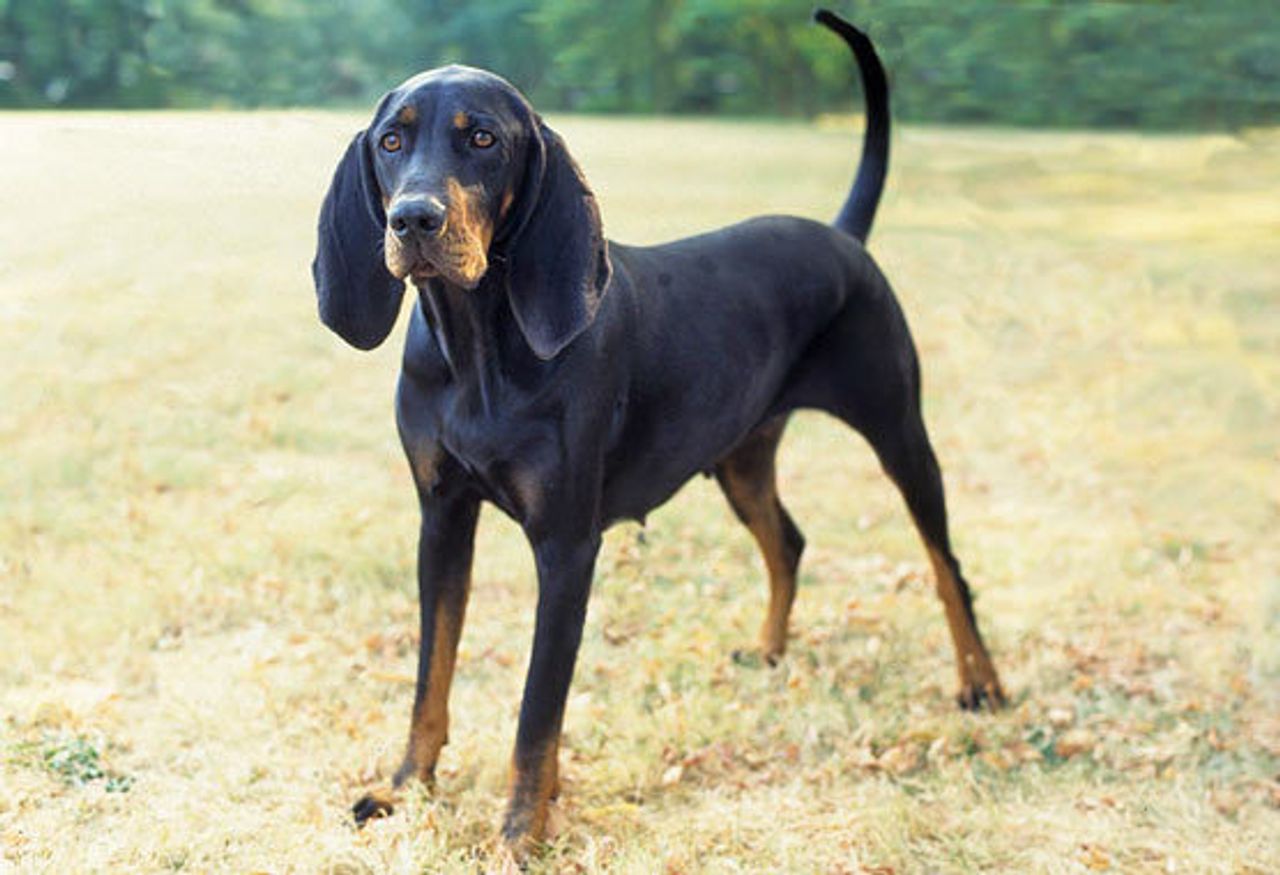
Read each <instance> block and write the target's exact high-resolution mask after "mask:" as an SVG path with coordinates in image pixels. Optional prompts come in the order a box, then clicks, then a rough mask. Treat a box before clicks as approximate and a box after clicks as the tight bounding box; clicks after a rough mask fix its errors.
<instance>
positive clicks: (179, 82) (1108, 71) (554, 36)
mask: <svg viewBox="0 0 1280 875" xmlns="http://www.w3.org/2000/svg"><path fill="white" fill-rule="evenodd" d="M829 5H830V6H832V8H835V9H837V10H838V11H840V12H842V13H844V14H846V15H847V16H849V17H850V18H851V19H852V20H854V21H855V22H857V23H859V24H860V25H862V26H863V27H865V28H867V29H868V30H869V31H870V32H871V34H872V36H873V37H874V38H875V40H876V42H877V44H878V45H879V46H880V47H881V50H882V52H883V54H884V56H885V60H886V62H887V64H888V66H889V68H890V72H891V76H892V79H893V85H894V99H895V114H896V115H897V117H898V118H901V119H906V120H915V121H933V122H965V123H974V122H977V123H982V122H991V123H1001V124H1024V125H1054V126H1065V125H1077V126H1123V127H1139V128H1233V127H1239V126H1244V125H1257V124H1268V123H1275V122H1277V121H1280V3H1277V2H1275V0H1218V2H1205V0H1197V2H1189V0H1133V2H1090V0H1073V2H1067V0H1059V2H1051V0H1026V2H1018V3H1014V2H993V0H945V2H944V0H916V2H909V3H903V2H894V0H860V2H847V0H846V2H838V0H837V2H831V3H830V4H829ZM810 10H811V5H810V3H809V2H804V0H608V2H602V0H309V2H308V0H0V106H5V107H31V108H37V107H46V108H47V107H202V106H248V107H252V106H291V105H307V106H311V105H344V104H348V105H354V104H363V103H365V102H366V101H368V100H369V99H370V98H371V97H373V96H375V95H377V94H380V93H381V92H383V91H384V90H386V89H387V87H388V86H390V85H392V84H394V83H396V82H399V81H400V80H402V79H404V78H405V77H407V76H408V75H410V74H412V73H413V72H416V71H417V70H420V69H422V68H425V67H431V66H434V65H437V64H440V63H445V62H450V61H459V62H464V63H469V64H473V65H476V66H482V67H486V68H489V69H492V70H495V71H497V72H499V73H501V74H503V75H505V76H506V77H508V78H509V79H511V80H512V81H513V82H514V83H515V84H516V85H517V86H519V87H520V88H521V89H523V90H524V91H525V92H526V93H528V94H529V95H530V96H531V97H532V98H533V99H534V101H535V102H536V103H537V104H538V106H539V107H541V108H544V109H560V110H578V111H591V112H657V113H699V114H702V113H725V114H737V115H774V116H807V115H812V114H814V113H818V112H822V111H824V110H845V109H847V108H848V107H849V106H850V102H851V100H852V96H851V94H852V77H853V67H852V65H851V64H850V62H849V59H848V57H847V56H846V54H845V53H844V50H843V48H842V47H841V46H839V44H838V43H837V42H836V41H835V40H834V39H833V38H832V37H831V36H830V35H829V34H827V33H825V32H824V31H822V30H821V29H819V28H817V27H816V26H814V25H812V24H811V23H810V22H809V12H810Z"/></svg>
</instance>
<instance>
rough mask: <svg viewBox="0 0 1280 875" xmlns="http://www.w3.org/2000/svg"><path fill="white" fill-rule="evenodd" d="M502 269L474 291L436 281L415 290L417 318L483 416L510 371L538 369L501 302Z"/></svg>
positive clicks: (491, 272) (488, 275)
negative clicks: (419, 311) (421, 318)
mask: <svg viewBox="0 0 1280 875" xmlns="http://www.w3.org/2000/svg"><path fill="white" fill-rule="evenodd" d="M504 268H505V265H504V264H501V263H494V264H493V265H492V266H491V267H490V270H489V271H488V273H486V274H485V276H484V278H483V279H482V280H481V281H480V284H479V285H478V286H476V287H475V288H474V289H464V288H462V287H461V286H457V285H454V284H452V283H449V282H448V281H446V280H444V279H443V278H441V277H434V278H432V279H430V280H427V281H426V282H424V283H422V284H420V285H417V289H418V298H419V300H420V301H421V303H422V309H423V314H424V315H425V316H426V317H427V324H428V325H429V326H430V327H431V333H432V334H433V335H434V336H435V339H436V343H437V344H438V345H439V347H440V351H441V353H442V354H443V356H444V359H445V362H446V364H447V365H448V367H449V372H450V374H451V375H452V377H453V380H454V381H455V383H456V384H457V385H458V386H459V387H460V388H462V389H463V390H464V391H467V390H471V391H473V392H474V397H475V398H476V399H477V400H478V401H479V403H480V404H481V406H482V408H483V410H484V411H485V412H486V413H489V412H491V411H492V410H493V407H494V404H495V403H496V402H497V400H498V397H497V396H498V393H499V391H500V389H501V387H502V386H503V385H504V382H505V381H507V378H509V377H510V376H511V375H513V374H514V373H515V372H516V369H525V370H526V371H527V370H528V369H529V368H536V367H537V365H538V364H539V363H538V361H537V358H536V356H534V355H533V352H532V350H530V349H529V348H528V344H527V343H525V341H524V337H523V336H522V335H521V334H520V332H519V329H518V327H517V325H516V322H515V316H514V314H513V313H512V312H511V307H510V305H509V304H508V302H507V292H506V276H505V270H504Z"/></svg>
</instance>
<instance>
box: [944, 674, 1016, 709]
mask: <svg viewBox="0 0 1280 875" xmlns="http://www.w3.org/2000/svg"><path fill="white" fill-rule="evenodd" d="M1007 701H1008V700H1006V699H1005V696H1004V690H1003V689H1001V688H1000V681H998V680H991V681H987V682H985V683H967V684H964V685H963V686H962V687H960V692H958V693H956V704H957V705H959V706H960V708H961V709H962V710H964V711H981V710H982V709H983V708H987V709H988V710H991V711H997V710H999V709H1000V708H1003V707H1004V706H1005V705H1006V704H1007Z"/></svg>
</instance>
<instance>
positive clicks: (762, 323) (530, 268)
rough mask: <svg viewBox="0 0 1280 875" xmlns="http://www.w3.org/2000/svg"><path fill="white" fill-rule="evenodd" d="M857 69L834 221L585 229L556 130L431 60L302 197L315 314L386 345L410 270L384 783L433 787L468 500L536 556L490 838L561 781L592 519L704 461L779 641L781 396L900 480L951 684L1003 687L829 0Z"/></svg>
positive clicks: (592, 556) (790, 548)
mask: <svg viewBox="0 0 1280 875" xmlns="http://www.w3.org/2000/svg"><path fill="white" fill-rule="evenodd" d="M816 18H817V20H818V21H819V22H820V23H822V24H823V25H825V26H826V27H827V28H829V29H830V30H831V31H833V32H834V33H836V34H837V35H839V36H840V37H841V38H843V40H844V42H845V43H846V44H847V45H848V47H849V48H850V50H851V51H852V53H853V56H854V59H855V61H856V63H857V65H858V68H859V70H860V74H861V78H862V81H863V91H864V94H865V102H866V107H867V127H866V132H865V134H864V138H863V157H862V159H861V164H860V166H859V169H858V172H857V176H856V179H855V182H854V185H853V187H852V190H851V192H850V194H849V196H848V199H847V200H846V202H845V204H844V205H843V207H842V209H841V211H840V213H839V215H838V217H837V218H836V220H835V222H834V224H833V225H824V224H822V223H819V222H816V221H811V220H808V219H802V218H793V217H783V216H767V217H762V218H756V219H751V220H749V221H745V222H742V223H740V224H736V225H732V226H730V227H726V228H722V229H720V230H717V231H713V232H711V233H707V234H702V235H699V236H695V237H689V238H686V239H682V240H677V241H675V242H672V243H666V244H663V245H659V246H625V245H623V244H620V243H615V242H612V241H608V240H606V239H605V237H604V234H603V231H602V227H601V220H600V212H599V209H598V208H597V205H596V201H595V198H594V196H593V195H592V193H591V189H590V188H589V187H588V186H587V182H586V180H585V179H584V178H583V175H582V173H581V171H580V170H579V168H578V166H577V164H576V163H575V162H574V160H573V159H572V158H571V157H570V155H569V152H568V150H567V149H566V148H565V144H564V142H563V141H562V140H561V138H560V137H559V136H558V135H557V134H556V133H555V132H554V131H552V130H551V129H550V128H549V127H547V125H546V124H545V123H544V122H543V121H542V119H541V118H540V117H539V116H538V115H537V114H536V113H535V112H534V110H533V109H532V108H531V107H530V105H529V103H528V102H527V101H526V100H525V98H524V97H523V96H522V95H521V94H520V93H519V92H518V91H517V90H516V89H515V88H514V87H512V86H511V85H510V84H508V83H507V82H506V81H505V80H503V79H501V78H500V77H498V76H496V75H494V74H492V73H488V72H484V71H481V70H477V69H473V68H469V67H462V66H449V67H444V68H440V69H436V70H431V71H428V72H425V73H422V74H420V75H418V76H415V77H413V78H411V79H409V80H408V81H406V82H405V83H404V84H402V85H401V86H399V87H398V88H396V89H395V90H393V91H391V92H390V93H389V94H387V95H386V96H385V97H383V98H382V101H381V102H380V103H379V104H378V107H377V110H376V112H375V113H374V117H373V121H372V123H371V124H370V125H369V127H368V128H367V129H365V130H364V131H361V132H360V133H358V134H357V135H356V136H355V138H354V139H353V140H352V142H351V144H350V146H349V147H348V148H347V151H346V154H345V155H344V156H343V157H342V160H341V162H340V163H339V165H338V167H337V170H336V172H335V173H334V177H333V182H332V185H331V187H330V189H329V191H328V194H327V195H326V197H325V199H324V203H323V206H322V208H321V213H320V221H319V242H318V247H317V253H316V258H315V262H314V264H313V266H312V272H313V276H314V279H315V286H316V293H317V296H318V302H319V311H320V316H321V319H322V320H323V322H324V323H325V324H326V325H327V326H328V327H329V328H330V329H332V330H333V331H334V332H336V333H337V334H338V335H340V336H341V337H342V338H344V339H345V340H346V341H347V342H349V343H350V344H351V345H353V346H355V347H357V348H359V349H363V350H367V349H371V348H373V347H376V346H378V345H379V344H380V343H381V342H382V341H383V340H385V339H386V337H387V335H388V334H389V333H390V331H391V329H392V327H393V326H394V324H395V321H396V318H397V315H398V313H399V310H400V304H401V297H402V295H403V292H404V287H405V281H406V280H407V281H409V282H411V283H412V284H413V286H414V287H415V288H416V290H417V300H416V301H414V303H413V308H412V315H411V316H410V318H409V327H408V337H407V340H406V343H405V350H404V359H403V364H402V369H401V373H400V378H399V384H398V389H397V396H396V421H397V424H398V427H399V433H400V438H401V442H402V443H403V446H404V451H405V454H406V456H407V457H408V461H409V466H410V469H411V471H412V474H413V481H414V485H415V486H416V488H417V495H418V499H419V503H420V505H421V531H420V538H419V546H418V589H419V597H420V601H421V644H420V648H421V649H420V654H419V661H418V675H417V687H416V691H415V696H414V704H413V714H412V720H411V726H410V731H409V740H408V747H407V751H406V753H405V756H404V760H403V762H402V764H401V765H400V767H399V769H398V770H397V771H396V772H395V775H394V778H393V780H392V791H391V793H377V794H370V795H367V796H365V797H363V798H361V799H360V801H358V802H357V803H356V804H355V806H354V815H355V819H356V821H357V823H361V824H362V823H364V822H365V821H366V820H367V819H369V818H370V817H376V816H383V815H386V814H389V813H391V810H392V805H393V801H394V792H395V791H396V790H398V789H399V788H400V787H401V786H402V785H403V784H404V783H405V782H406V781H408V780H410V779H413V778H417V779H420V780H422V781H425V782H432V781H433V779H434V771H435V766H436V760H437V758H438V756H439V754H440V749H441V747H442V746H443V745H444V744H445V743H446V741H447V738H448V723H449V718H448V706H447V701H448V696H449V686H450V682H451V680H452V675H453V671H454V664H455V659H456V656H455V654H456V651H457V646H458V638H459V635H460V633H461V631H462V623H463V615H464V613H465V611H466V605H467V596H468V590H469V587H470V576H471V564H472V555H473V549H474V537H475V528H476V519H477V515H478V512H479V508H480V504H481V502H485V501H487V502H489V503H491V504H493V505H496V506H497V507H498V508H500V509H501V510H502V511H503V512H505V513H506V514H507V515H508V516H510V517H511V518H512V519H513V520H515V521H516V522H517V523H518V524H519V525H520V526H521V528H522V529H523V531H524V533H525V535H526V537H527V538H528V541H529V543H530V545H531V547H532V550H533V555H534V558H535V561H536V567H537V578H538V601H537V617H536V621H535V622H536V625H535V632H534V644H533V652H532V656H531V659H530V662H529V667H528V675H527V678H526V681H525V687H524V696H523V699H522V702H521V706H520V717H519V725H518V729H517V733H516V742H515V753H514V761H513V767H512V783H511V791H510V797H509V801H508V804H507V807H506V813H505V816H504V819H503V825H502V836H503V838H504V840H505V842H506V843H507V846H508V847H509V848H511V849H513V850H516V851H519V852H521V853H523V852H525V851H527V849H528V848H529V847H531V846H533V845H535V844H536V843H537V842H539V841H540V840H541V839H542V838H543V836H544V834H545V828H546V821H547V810H548V804H549V800H550V799H552V798H553V797H555V796H556V795H557V794H558V791H559V778H558V765H557V763H558V750H559V742H560V729H561V724H562V721H563V718H564V707H565V700H566V695H567V693H568V690H569V683H570V679H571V678H572V676H573V670H574V662H575V660H576V657H577V652H578V645H579V642H580V640H581V638H582V628H583V621H584V619H585V617H586V612H587V598H588V594H589V592H590V590H591V580H592V574H593V567H594V563H595V560H596V554H597V552H598V550H599V547H600V540H601V533H602V532H603V531H604V530H605V529H606V528H607V527H608V526H610V525H611V524H613V523H614V522H617V521H620V520H626V519H631V520H640V521H643V520H644V518H645V515H646V514H648V513H649V512H650V511H652V510H653V509H654V508H656V507H658V506H659V505H661V504H663V503H664V502H666V500H667V499H668V498H670V497H671V496H672V495H673V494H674V493H675V492H676V491H677V490H678V489H679V488H680V487H681V485H683V484H684V483H685V482H686V481H687V480H689V479H690V478H691V477H693V476H694V475H696V474H699V473H712V474H714V475H715V477H716V479H717V481H718V482H719V485H720V487H721V488H722V490H723V491H724V494H725V496H726V498H727V499H728V502H729V505H730V507H731V508H732V510H733V511H734V513H735V514H736V515H737V517H738V518H739V519H740V520H741V521H742V522H743V523H744V524H745V525H746V527H747V528H748V530H749V531H750V533H751V534H752V536H754V538H755V540H756V542H757V543H758V545H759V547H760V550H761V552H762V553H763V555H764V562H765V565H766V568H767V571H768V579H769V592H770V596H769V608H768V613H767V616H766V617H765V620H764V626H763V630H762V634H761V638H762V641H761V647H762V650H763V655H764V656H765V657H766V658H767V659H768V660H769V661H771V662H772V661H774V660H776V659H778V658H779V657H780V656H781V655H782V654H783V652H784V650H785V648H786V641H787V618H788V614H789V613H790V610H791V604H792V601H793V599H794V598H795V592H796V568H797V565H798V563H799V561H800V555H801V553H802V552H803V550H804V545H805V541H804V537H803V536H802V535H801V533H800V529H799V528H798V527H797V526H796V524H795V522H794V521H793V520H792V519H791V516H790V515H789V514H788V513H787V510H786V508H785V507H784V506H783V505H782V502H781V500H780V499H779V497H778V491H777V486H776V482H775V469H774V457H775V453H776V450H777V447H778V443H779V441H780V440H781V438H782V434H783V429H784V428H785V426H786V422H787V418H788V416H789V415H790V413H791V412H792V411H794V410H797V409H800V408H811V409H818V410H823V411H826V412H828V413H830V414H833V415H834V416H836V417H838V418H839V419H841V420H842V421H844V422H845V423H847V424H848V425H850V426H852V427H853V428H854V429H856V430H857V431H858V432H859V433H861V434H862V435H863V436H864V437H865V438H866V439H867V441H868V442H869V443H870V444H871V446H872V447H873V448H874V450H875V452H876V454H877V456H878V458H879V461H880V463H881V465H882V467H883V468H884V470H885V472H886V473H887V474H888V475H889V477H890V478H891V479H892V480H893V481H894V483H896V484H897V486H898V488H899V490H900V491H901V493H902V495H903V498H904V499H905V501H906V504H907V507H908V508H909V510H910V512H911V515H912V518H913V520H914V522H915V525H916V527H917V529H918V531H919V533H920V535H921V537H922V539H923V541H924V545H925V547H926V550H927V552H928V556H929V559H930V561H931V564H932V567H933V571H934V573H935V576H936V581H937V590H938V593H939V595H940V597H941V600H942V602H943V605H944V607H945V610H946V616H947V620H948V624H949V626H950V629H951V634H952V638H953V641H954V645H955V650H956V659H957V666H958V670H959V676H960V690H959V694H958V701H959V704H960V705H961V706H962V707H964V708H970V709H972V708H978V707H981V706H982V705H983V704H987V705H990V706H992V707H994V706H997V705H999V704H1001V703H1002V702H1003V701H1004V693H1003V691H1002V688H1001V685H1000V680H999V678H998V676H997V673H996V670H995V667H994V665H993V664H992V661H991V657H990V655H989V654H988V652H987V648H986V646H985V645H984V644H983V640H982V636H981V635H980V634H979V632H978V626H977V623H976V621H975V618H974V613H973V607H972V604H971V600H970V595H969V587H968V585H967V583H966V582H965V579H964V577H963V576H962V574H961V571H960V565H959V563H958V562H957V560H956V558H955V556H954V555H953V554H952V550H951V544H950V540H949V536H948V531H947V518H946V505H945V498H944V495H943V485H942V479H941V474H940V471H939V467H938V463H937V461H936V459H935V457H934V453H933V450H932V448H931V446H930V442H929V438H928V435H927V433H926V431H925V426H924V422H923V420H922V418H921V414H920V374H919V365H918V362H917V357H916V352H915V347H914V344H913V342H912V339H911V335H910V332H909V331H908V328H907V323H906V320H905V318H904V316H903V314H902V311H901V309H900V307H899V305H898V303H897V301H896V299H895V298H894V295H893V292H892V291H891V289H890V287H889V283H888V282H887V281H886V279H885V278H884V276H883V275H882V273H881V272H880V270H879V269H878V268H877V266H876V264H875V262H874V261H873V260H872V258H871V256H870V255H868V253H867V251H866V249H865V248H864V245H863V244H864V242H865V240H866V238H867V234H868V232H869V230H870V228H871V223H872V219H873V218H874V216H875V212H876V206H877V204H878V202H879V199H880V193H881V191H882V189H883V186H884V179H885V174H886V172H887V168H888V155H889V102H888V101H889V98H888V86H887V82H886V78H885V72H884V69H883V68H882V66H881V64H880V61H879V59H878V57H877V55H876V52H875V49H874V47H873V46H872V44H871V41H870V40H869V39H868V38H867V37H866V36H865V35H864V34H863V33H862V32H861V31H859V30H857V29H856V28H855V27H853V26H852V25H851V24H849V23H848V22H846V21H844V20H843V19H841V18H839V17H837V16H836V15H834V14H832V13H830V12H826V11H819V12H818V13H817V14H816Z"/></svg>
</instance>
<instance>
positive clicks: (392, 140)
mask: <svg viewBox="0 0 1280 875" xmlns="http://www.w3.org/2000/svg"><path fill="white" fill-rule="evenodd" d="M378 144H379V145H380V146H382V148H383V149H384V150H385V151H387V152H399V151H400V135H399V134H397V133H396V132H395V131H390V132H388V133H385V134H383V135H382V139H381V140H379V141H378Z"/></svg>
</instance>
